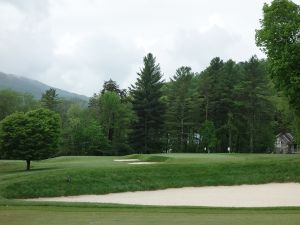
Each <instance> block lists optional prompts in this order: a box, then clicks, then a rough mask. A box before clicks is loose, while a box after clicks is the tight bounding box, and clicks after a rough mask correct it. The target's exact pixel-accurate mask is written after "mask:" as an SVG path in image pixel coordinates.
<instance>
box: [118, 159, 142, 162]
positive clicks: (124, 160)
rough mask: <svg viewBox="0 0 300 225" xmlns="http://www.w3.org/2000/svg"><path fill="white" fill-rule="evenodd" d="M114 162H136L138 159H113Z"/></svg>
mask: <svg viewBox="0 0 300 225" xmlns="http://www.w3.org/2000/svg"><path fill="white" fill-rule="evenodd" d="M114 161H115V162H136V161H140V160H139V159H114Z"/></svg>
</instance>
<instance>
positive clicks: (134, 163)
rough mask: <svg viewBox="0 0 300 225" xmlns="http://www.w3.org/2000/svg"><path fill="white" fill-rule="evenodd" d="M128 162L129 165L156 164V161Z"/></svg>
mask: <svg viewBox="0 0 300 225" xmlns="http://www.w3.org/2000/svg"><path fill="white" fill-rule="evenodd" d="M128 164H131V165H149V164H157V162H131V163H128Z"/></svg>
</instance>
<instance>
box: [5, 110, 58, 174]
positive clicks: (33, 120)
mask: <svg viewBox="0 0 300 225" xmlns="http://www.w3.org/2000/svg"><path fill="white" fill-rule="evenodd" d="M0 135H1V137H0V140H1V153H2V156H3V158H6V159H20V160H26V163H27V167H26V168H27V170H29V169H30V162H31V161H32V160H40V159H46V158H49V157H51V156H53V155H54V154H55V153H56V151H57V147H58V143H59V137H60V118H59V115H58V114H56V113H54V112H53V111H50V110H48V109H37V110H33V111H29V112H27V113H22V112H16V113H13V114H11V115H9V116H7V117H6V118H5V119H4V120H3V121H2V122H1V132H0Z"/></svg>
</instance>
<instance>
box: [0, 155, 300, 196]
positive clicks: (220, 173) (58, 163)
mask: <svg viewBox="0 0 300 225" xmlns="http://www.w3.org/2000/svg"><path fill="white" fill-rule="evenodd" d="M130 157H131V158H140V159H141V160H144V161H157V162H158V163H157V164H152V165H129V164H128V163H125V162H114V161H113V159H115V158H117V157H58V158H53V159H48V160H44V161H40V162H34V163H33V166H32V171H29V172H28V171H23V169H24V162H21V161H0V171H1V172H0V196H3V197H5V198H29V197H49V196H61V195H79V194H105V193H111V192H124V191H139V190H154V189H164V188H171V187H184V186H206V185H234V184H258V183H269V182H300V156H298V155H250V154H230V155H229V154H170V155H133V156H130ZM130 157H129V158H130ZM127 158H128V157H127Z"/></svg>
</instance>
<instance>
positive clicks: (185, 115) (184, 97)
mask: <svg viewBox="0 0 300 225" xmlns="http://www.w3.org/2000/svg"><path fill="white" fill-rule="evenodd" d="M193 76H194V74H193V73H192V71H191V68H190V67H180V68H179V69H177V71H176V74H175V76H173V78H172V79H171V81H170V85H169V86H170V87H169V93H168V95H167V107H168V108H167V121H166V123H167V130H168V134H169V141H170V142H171V143H169V144H170V147H171V148H172V149H174V150H175V151H181V152H185V151H187V144H188V138H189V136H190V134H191V133H192V132H191V129H192V125H193V122H192V118H191V109H192V90H191V82H192V78H193Z"/></svg>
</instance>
